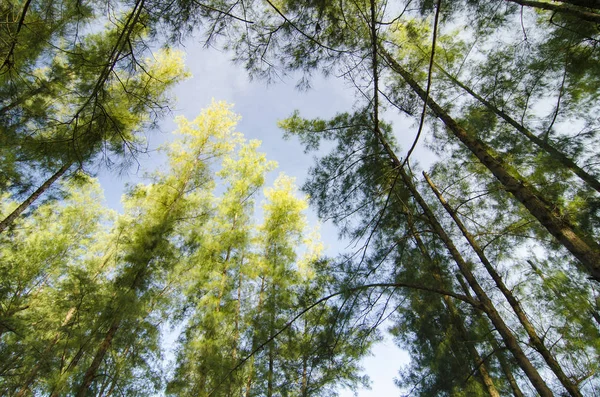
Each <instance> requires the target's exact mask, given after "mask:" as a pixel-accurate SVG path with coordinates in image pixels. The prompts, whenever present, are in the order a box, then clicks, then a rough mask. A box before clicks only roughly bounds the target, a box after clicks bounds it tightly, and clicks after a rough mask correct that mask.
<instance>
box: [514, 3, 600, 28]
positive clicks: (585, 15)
mask: <svg viewBox="0 0 600 397" xmlns="http://www.w3.org/2000/svg"><path fill="white" fill-rule="evenodd" d="M508 1H510V2H511V3H516V4H519V5H521V6H526V7H533V8H540V9H543V10H548V11H554V12H558V13H561V14H566V15H572V16H574V17H576V18H579V19H581V20H584V21H588V22H592V23H600V14H596V13H594V12H589V11H585V10H581V9H578V8H575V7H573V6H572V5H571V4H552V3H546V2H541V1H529V0H508ZM563 3H594V1H581V0H579V1H578V0H573V1H571V0H569V1H563ZM596 7H597V5H596Z"/></svg>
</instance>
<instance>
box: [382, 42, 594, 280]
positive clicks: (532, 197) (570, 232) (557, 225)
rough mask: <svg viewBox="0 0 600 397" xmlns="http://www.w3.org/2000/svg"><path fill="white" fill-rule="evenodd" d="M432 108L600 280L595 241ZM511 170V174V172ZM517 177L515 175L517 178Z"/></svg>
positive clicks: (403, 73)
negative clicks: (579, 232)
mask: <svg viewBox="0 0 600 397" xmlns="http://www.w3.org/2000/svg"><path fill="white" fill-rule="evenodd" d="M379 48H380V49H381V52H382V54H383V55H384V58H385V59H386V60H387V62H388V63H389V65H390V66H391V67H392V69H393V70H394V71H396V72H397V73H398V74H400V75H401V76H402V78H403V79H404V80H405V81H406V82H407V83H408V85H409V86H410V87H411V88H412V90H413V91H414V92H415V93H417V94H418V95H419V96H420V97H421V99H423V100H425V99H426V98H427V96H426V95H425V91H423V89H422V88H421V87H420V86H419V85H418V84H417V82H416V81H415V80H414V79H413V78H412V76H411V75H410V74H409V73H408V72H407V71H406V70H404V69H403V68H402V67H401V66H400V64H398V62H396V61H395V60H394V58H393V57H392V56H391V55H390V54H389V53H388V52H387V50H385V49H384V48H383V46H380V47H379ZM427 103H428V106H429V108H430V109H431V110H432V111H433V113H434V114H435V115H436V116H437V117H438V118H439V119H440V120H441V121H442V122H443V123H444V124H445V125H446V127H447V128H448V129H449V130H450V131H451V132H452V133H453V134H454V136H456V137H457V138H458V139H459V140H460V141H461V142H462V143H463V144H464V145H465V146H466V147H467V148H468V149H469V150H470V151H471V152H472V153H473V154H474V155H475V156H476V157H477V158H478V159H479V161H480V162H481V163H482V164H483V165H484V166H486V167H487V168H488V170H490V171H491V172H492V174H493V175H494V176H495V177H496V178H497V179H498V180H499V181H500V182H501V183H502V185H503V186H504V188H505V190H506V191H508V192H510V193H511V194H512V195H513V196H514V197H515V198H516V199H517V200H518V201H519V202H521V204H523V206H525V208H527V210H528V211H529V212H530V213H531V214H532V215H533V216H534V217H535V218H537V220H538V221H539V222H540V223H541V224H542V225H543V226H544V227H545V228H546V230H548V232H550V234H552V235H553V236H554V237H555V238H556V239H557V240H558V241H559V242H560V243H561V244H562V245H563V246H564V247H565V248H567V249H568V250H569V251H570V252H571V253H572V254H573V255H574V256H575V257H576V258H577V259H579V261H580V262H581V263H582V264H583V265H584V267H585V268H586V269H587V271H588V272H589V274H590V275H591V276H592V278H593V279H594V280H596V281H600V247H599V246H598V244H597V243H596V242H594V241H591V240H590V241H586V239H585V238H584V237H582V236H580V235H579V234H578V233H577V232H576V231H575V230H574V229H573V227H572V226H571V225H570V224H569V223H568V222H567V221H565V220H564V219H563V218H562V216H561V214H560V213H558V212H557V210H556V208H557V207H556V206H554V205H552V204H551V203H550V202H548V201H547V200H544V199H543V198H541V195H540V194H539V193H538V192H536V191H535V189H534V188H533V187H532V186H531V185H529V184H528V183H527V182H526V181H525V179H524V178H523V177H522V176H521V175H519V174H518V172H517V171H516V170H514V169H511V167H510V166H508V164H505V163H504V161H503V160H502V158H501V157H500V156H499V155H498V154H497V153H495V152H494V150H493V149H492V148H490V147H489V146H487V145H486V144H485V143H483V142H482V141H480V140H479V139H477V138H475V137H474V136H472V135H471V134H469V133H467V132H466V131H465V130H464V129H463V128H462V127H460V126H459V125H458V123H457V122H456V121H455V120H454V119H453V118H452V117H450V115H449V114H448V113H446V111H444V109H442V108H441V107H440V106H439V105H438V104H437V103H436V102H435V101H434V100H433V99H431V98H429V100H428V102H427ZM509 169H510V172H509ZM513 175H515V176H513Z"/></svg>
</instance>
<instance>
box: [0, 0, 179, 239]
mask: <svg viewBox="0 0 600 397" xmlns="http://www.w3.org/2000/svg"><path fill="white" fill-rule="evenodd" d="M42 3H43V2H42ZM142 3H143V2H138V3H136V5H135V6H134V7H133V9H132V10H130V11H128V12H126V13H124V14H123V15H120V16H115V18H114V20H113V21H112V23H113V26H108V27H107V29H106V30H105V31H102V32H99V33H93V32H92V33H88V34H85V35H81V34H80V32H79V29H80V28H79V24H82V23H86V22H87V21H89V20H91V19H92V18H93V17H96V15H95V14H94V11H96V10H95V7H94V4H93V3H90V4H87V3H86V4H81V5H80V6H77V7H73V6H72V5H69V4H67V5H62V4H61V3H60V2H56V4H55V3H54V2H50V3H49V4H47V5H44V4H37V3H35V2H34V3H33V4H32V2H31V1H26V2H25V4H24V5H23V10H22V13H21V16H22V18H20V19H19V23H18V26H17V27H16V28H15V29H13V28H12V25H11V24H8V25H7V27H6V29H7V32H5V33H6V35H7V37H6V39H5V41H6V42H11V43H12V45H11V46H10V47H9V49H8V53H7V54H6V55H5V61H4V63H3V64H2V69H5V70H3V72H2V78H1V80H0V85H1V87H2V88H0V90H2V91H3V92H5V93H6V95H5V96H3V100H2V109H1V111H0V115H1V119H0V122H1V123H2V128H3V130H4V131H6V133H5V134H3V138H2V139H3V145H2V152H1V153H0V159H1V161H2V169H3V170H5V171H3V175H2V176H1V178H0V187H2V189H10V190H11V191H12V192H14V193H16V194H17V195H18V196H22V195H23V193H25V192H27V191H29V190H30V187H31V186H36V185H37V186H38V187H37V189H35V190H34V191H33V192H31V193H30V194H28V195H27V198H26V199H25V200H23V202H22V203H21V204H20V205H19V206H17V207H16V208H15V209H14V210H13V211H12V212H10V213H9V214H3V220H2V221H0V232H2V231H3V230H5V229H6V228H7V227H8V226H9V225H10V224H11V223H12V222H13V221H14V219H15V218H16V217H18V216H19V215H20V214H21V213H22V212H24V211H25V210H26V209H27V208H28V207H29V206H30V205H31V204H32V203H33V202H34V201H35V200H37V199H38V197H39V196H41V195H42V194H43V193H44V192H45V191H46V190H48V189H49V188H50V187H51V186H52V184H53V183H54V182H56V181H57V180H58V179H60V178H61V177H63V176H64V175H65V174H67V172H68V171H69V170H70V169H72V168H74V167H75V166H76V167H75V168H77V169H82V168H88V167H91V165H92V164H97V163H98V161H99V160H104V161H105V162H106V163H107V164H109V165H111V164H113V163H117V162H121V161H122V160H124V161H125V163H127V162H130V161H132V160H133V158H134V156H135V155H136V153H137V152H139V151H140V150H142V147H143V139H141V137H140V136H139V135H140V131H141V130H143V129H144V128H147V127H148V126H149V125H150V124H151V122H152V119H151V117H150V116H152V114H154V115H155V116H156V115H158V114H160V112H161V111H162V110H163V109H164V108H165V107H166V104H167V98H166V96H165V93H166V90H167V89H168V88H169V87H170V86H172V85H173V84H174V83H176V82H177V81H180V80H181V79H182V78H183V77H185V73H184V70H183V64H182V62H181V55H178V54H177V53H176V52H171V53H169V52H162V53H157V54H156V56H155V59H154V60H152V59H144V51H145V49H146V46H145V43H144V30H143V19H141V18H142V14H143V13H144V10H143V7H142ZM14 7H16V4H15V5H14ZM14 7H12V5H11V7H9V10H7V13H10V12H14V9H13V8H14ZM63 7H64V8H63ZM11 9H12V11H10V10H11ZM42 10H45V11H44V12H46V14H43V15H42V16H40V15H38V14H40V13H41V12H42ZM55 14H56V15H55ZM8 16H9V15H8V14H7V17H8ZM39 18H42V19H47V20H48V21H47V26H46V25H45V24H44V23H41V22H40V21H38V19H39ZM26 24H31V25H35V26H36V29H34V30H29V29H21V27H22V26H23V25H26ZM38 26H43V28H41V29H39V31H38V28H37V27H38ZM12 30H14V32H13V31H12ZM24 31H26V32H25V33H24ZM28 42H31V43H33V44H32V45H31V46H29V45H24V44H25V43H28ZM25 48H26V49H25ZM14 59H17V61H14ZM92 169H93V168H92ZM30 175H41V176H42V178H41V180H42V181H43V182H41V183H40V182H38V181H33V180H31V177H30Z"/></svg>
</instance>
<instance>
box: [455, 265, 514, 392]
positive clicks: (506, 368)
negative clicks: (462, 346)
mask: <svg viewBox="0 0 600 397" xmlns="http://www.w3.org/2000/svg"><path fill="white" fill-rule="evenodd" d="M456 279H457V280H458V283H459V284H460V286H461V287H462V290H463V291H464V293H465V296H468V297H469V298H471V299H473V297H472V295H471V291H470V290H469V287H468V286H467V284H466V283H465V280H464V279H463V278H462V276H461V275H460V274H457V275H456ZM475 314H476V315H477V317H478V318H479V320H480V321H482V322H483V323H484V324H486V326H487V328H489V326H488V322H487V320H486V319H484V318H483V316H482V315H481V312H480V311H475ZM488 334H489V335H490V338H489V341H490V344H491V345H492V349H494V352H495V356H496V357H497V358H498V362H500V367H501V368H502V372H503V373H504V376H505V377H506V379H507V380H508V384H509V385H510V389H511V390H512V392H513V395H514V396H515V397H525V395H524V394H523V391H521V388H520V387H519V384H518V383H517V380H516V379H515V377H514V375H513V373H512V368H513V367H512V365H513V364H510V363H509V362H508V361H507V359H506V357H505V355H504V349H503V348H502V347H500V345H499V344H498V341H497V340H496V338H495V337H494V335H492V331H491V330H490V331H489V332H488Z"/></svg>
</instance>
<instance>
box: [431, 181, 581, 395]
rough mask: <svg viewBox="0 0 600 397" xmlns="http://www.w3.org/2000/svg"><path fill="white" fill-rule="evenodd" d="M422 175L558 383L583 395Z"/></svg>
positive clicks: (457, 218)
mask: <svg viewBox="0 0 600 397" xmlns="http://www.w3.org/2000/svg"><path fill="white" fill-rule="evenodd" d="M423 176H424V177H425V180H426V181H427V183H428V184H429V187H431V190H432V191H433V192H434V193H435V195H436V196H437V198H438V200H439V201H440V203H441V204H442V206H443V207H444V208H445V209H446V212H448V214H449V215H450V216H451V217H452V219H453V220H454V223H456V225H457V226H458V228H459V229H460V231H461V232H462V234H463V236H464V237H465V238H466V239H467V241H468V242H469V245H470V246H471V247H472V248H473V251H475V253H476V254H477V256H478V257H479V260H480V261H481V263H483V266H484V267H485V269H486V270H487V272H488V273H489V275H490V276H491V277H492V279H493V280H494V282H495V283H496V286H497V287H498V289H499V290H500V291H501V292H502V295H504V297H505V298H506V300H507V301H508V303H509V304H510V307H511V308H512V309H513V311H514V312H515V314H516V315H517V318H518V319H519V322H520V323H521V325H523V328H524V329H525V331H526V332H527V335H528V336H529V340H530V342H531V344H532V345H533V347H535V349H536V350H537V351H538V352H539V353H540V354H541V355H542V357H544V361H546V364H548V366H549V367H550V369H551V370H552V372H554V374H555V375H556V377H557V378H558V380H559V381H560V383H561V384H562V385H563V386H564V387H565V389H567V391H568V392H569V394H570V395H571V396H573V397H583V396H582V395H581V392H580V391H579V389H578V388H577V385H575V384H574V383H573V382H572V381H571V379H570V378H569V377H568V376H567V375H566V374H565V373H564V371H563V369H562V367H561V366H560V364H559V363H558V361H557V360H556V358H555V357H554V356H553V355H552V353H551V352H550V351H549V350H548V348H547V347H546V346H545V345H544V342H543V341H542V339H541V338H540V337H539V335H538V334H537V332H536V330H535V327H534V326H533V324H531V322H530V321H529V318H528V317H527V315H526V314H525V311H524V310H523V308H522V306H521V304H520V303H519V301H518V300H517V298H515V296H514V295H513V294H512V292H511V291H510V290H509V289H508V287H507V286H506V284H504V280H502V277H500V275H499V274H498V272H497V271H496V269H495V268H494V267H493V266H492V264H491V263H490V261H489V260H488V258H487V256H486V255H485V253H484V252H483V249H482V248H481V247H480V246H479V244H478V243H477V241H476V240H475V238H474V237H473V235H472V234H471V233H469V231H468V230H467V228H466V226H465V225H464V223H462V221H461V220H460V218H459V217H458V215H457V214H456V211H454V209H453V208H452V207H451V206H450V204H448V202H447V201H446V200H445V199H444V197H443V196H442V194H441V193H440V191H439V190H438V189H437V187H436V186H435V185H434V183H433V181H432V180H431V179H430V178H429V176H428V175H427V174H426V173H425V172H423Z"/></svg>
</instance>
